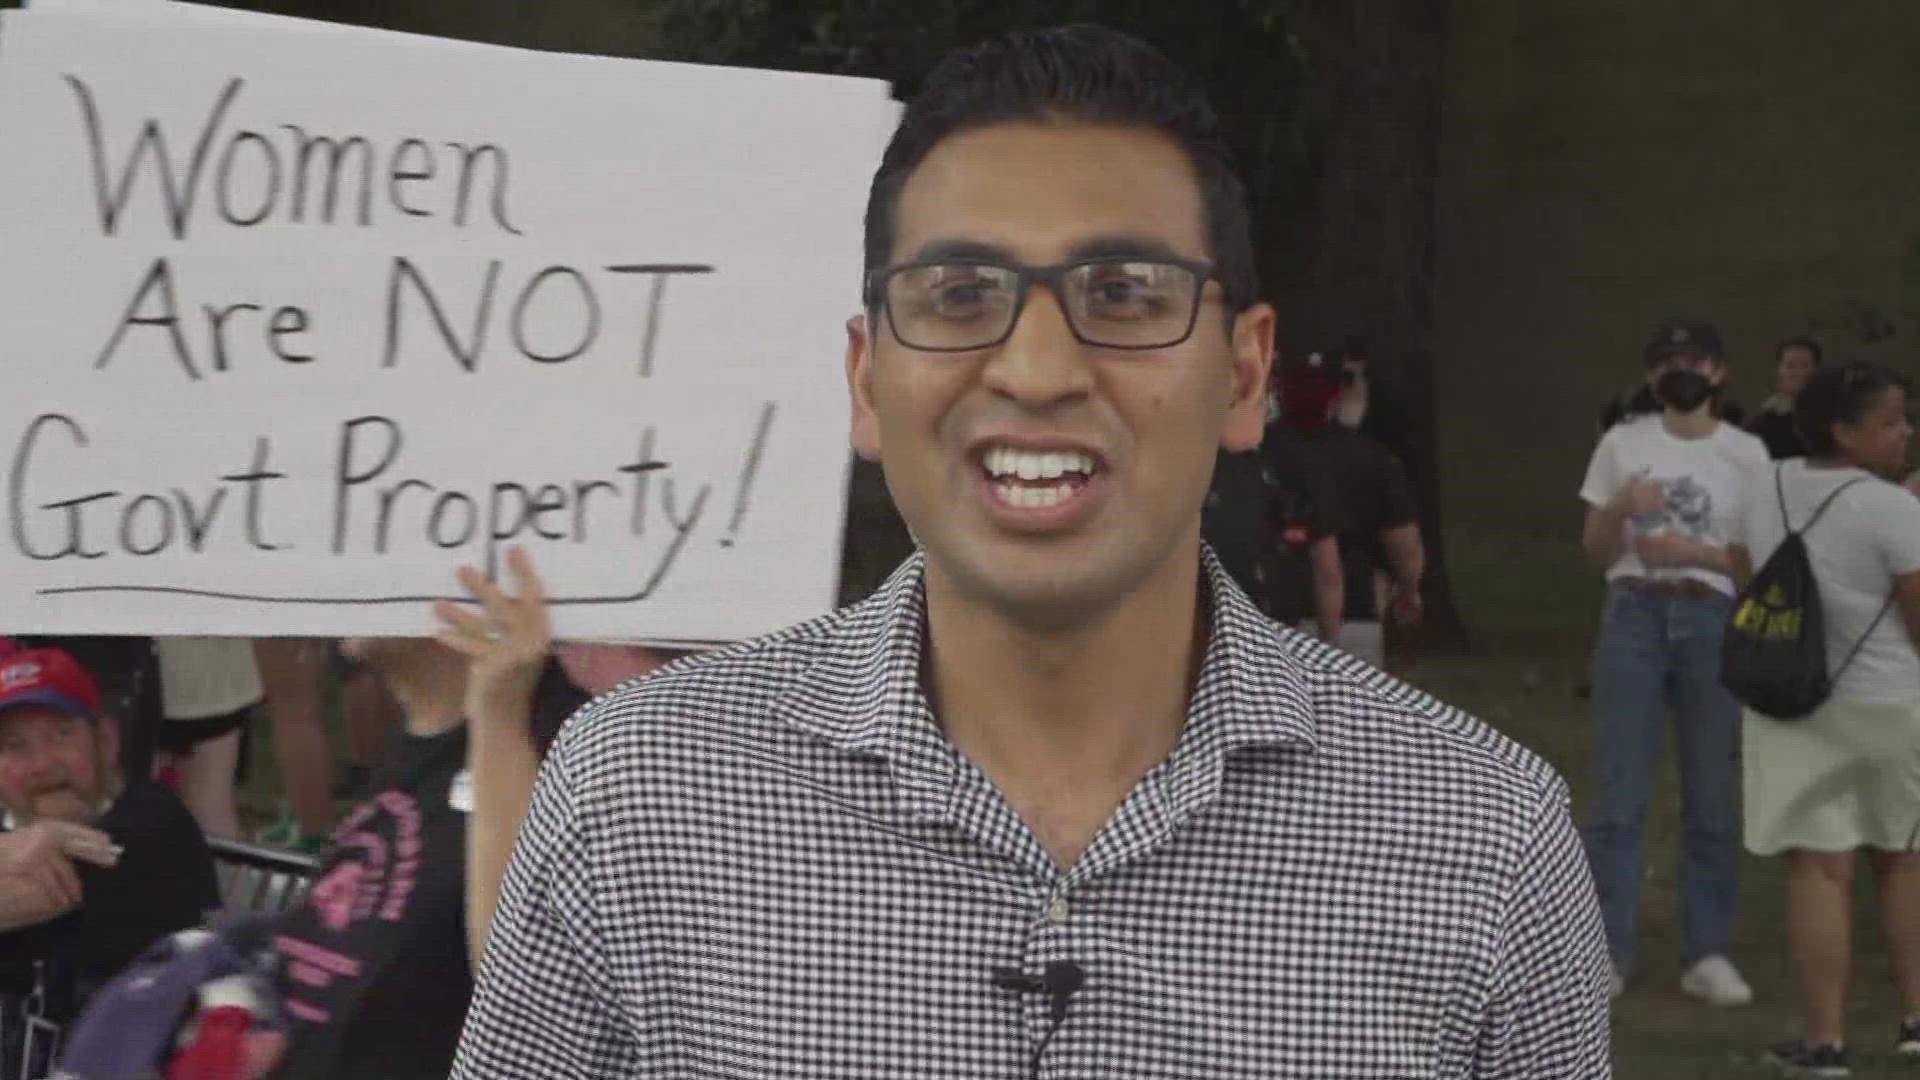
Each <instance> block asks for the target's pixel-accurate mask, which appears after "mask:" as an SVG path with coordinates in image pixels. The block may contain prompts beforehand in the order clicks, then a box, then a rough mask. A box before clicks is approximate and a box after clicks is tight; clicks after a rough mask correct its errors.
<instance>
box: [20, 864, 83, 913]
mask: <svg viewBox="0 0 1920 1080" xmlns="http://www.w3.org/2000/svg"><path fill="white" fill-rule="evenodd" d="M30 876H31V878H32V880H33V882H34V885H35V887H36V888H37V889H38V890H39V893H40V895H41V896H42V897H43V898H45V900H46V901H47V902H48V903H49V904H51V905H53V906H55V907H58V908H61V909H65V908H70V907H72V906H74V905H75V904H78V903H79V902H80V897H81V892H80V875H78V874H76V873H74V872H73V864H72V863H70V862H68V861H67V860H66V859H65V858H64V857H62V858H56V859H48V860H47V861H46V862H43V863H41V864H40V865H38V866H36V867H34V868H33V871H32V873H31V875H30Z"/></svg>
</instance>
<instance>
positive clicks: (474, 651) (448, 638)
mask: <svg viewBox="0 0 1920 1080" xmlns="http://www.w3.org/2000/svg"><path fill="white" fill-rule="evenodd" d="M433 640H435V641H437V642H439V643H440V644H442V645H445V646H446V647H447V648H449V649H452V650H453V651H454V652H457V653H459V654H460V655H462V656H465V657H467V658H469V659H477V658H479V657H481V656H485V655H486V654H487V652H488V650H490V649H491V648H492V647H493V643H492V642H490V641H487V640H485V639H483V638H475V637H474V636H473V635H472V634H465V633H461V632H460V631H458V630H442V631H440V632H439V633H437V634H435V635H433Z"/></svg>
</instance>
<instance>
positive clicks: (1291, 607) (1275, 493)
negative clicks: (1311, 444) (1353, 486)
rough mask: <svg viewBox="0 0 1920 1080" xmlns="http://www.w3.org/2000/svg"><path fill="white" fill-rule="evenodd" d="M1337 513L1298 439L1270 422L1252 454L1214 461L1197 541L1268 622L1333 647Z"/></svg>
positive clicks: (1338, 605)
mask: <svg viewBox="0 0 1920 1080" xmlns="http://www.w3.org/2000/svg"><path fill="white" fill-rule="evenodd" d="M1336 506H1337V501H1336V498H1335V496H1334V493H1333V489H1332V487H1331V485H1330V484H1329V482H1328V478H1327V476H1326V474H1325V473H1324V472H1323V471H1322V470H1321V469H1319V468H1318V467H1317V466H1316V464H1315V462H1314V459H1313V455H1312V454H1311V452H1310V451H1308V450H1307V449H1306V448H1305V447H1304V446H1303V445H1302V443H1301V440H1300V437H1299V436H1298V435H1296V434H1294V433H1293V432H1290V431H1288V430H1286V429H1285V428H1284V427H1283V426H1282V425H1280V424H1277V423H1273V424H1269V425H1268V426H1267V430H1266V433H1265V435H1264V437H1263V438H1262V440H1261V443H1260V447H1259V449H1257V450H1249V451H1245V452H1241V453H1222V454H1220V456H1219V458H1218V461H1217V463H1216V465H1215V467H1214V474H1213V486H1212V487H1211V489H1210V490H1209V491H1208V492H1207V501H1206V505H1205V508H1204V509H1203V511H1202V513H1201V519H1200V535H1201V537H1202V538H1203V539H1204V540H1205V541H1206V542H1207V543H1208V544H1209V545H1210V546H1211V547H1212V548H1213V551H1214V554H1215V555H1217V556H1219V558H1220V562H1221V565H1222V566H1223V567H1225V569H1226V571H1227V573H1228V574H1230V575H1231V576H1232V577H1233V580H1234V581H1235V582H1236V583H1237V584H1239V586H1240V588H1241V589H1242V590H1244V591H1245V592H1246V594H1247V595H1248V596H1249V597H1252V598H1253V601H1254V603H1255V604H1257V605H1259V607H1260V610H1262V611H1264V612H1266V613H1267V615H1268V617H1270V618H1272V619H1274V620H1276V621H1278V622H1281V623H1284V624H1286V625H1288V626H1298V625H1300V624H1301V623H1303V622H1308V621H1309V620H1310V621H1311V622H1312V623H1313V625H1314V626H1315V627H1316V629H1317V630H1318V633H1319V634H1320V636H1321V637H1322V638H1323V639H1324V640H1327V641H1336V640H1338V639H1339V637H1340V626H1341V620H1342V618H1343V613H1342V598H1343V595H1344V591H1345V585H1344V583H1343V579H1342V569H1341V565H1340V548H1339V542H1338V539H1337V536H1338V533H1339V521H1338V519H1337V518H1336V516H1335V513H1336V510H1335V508H1336Z"/></svg>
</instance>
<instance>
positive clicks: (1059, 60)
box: [866, 24, 1259, 312]
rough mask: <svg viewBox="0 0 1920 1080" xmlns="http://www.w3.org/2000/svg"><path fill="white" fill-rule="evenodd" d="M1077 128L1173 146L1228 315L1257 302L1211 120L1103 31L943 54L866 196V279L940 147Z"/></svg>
mask: <svg viewBox="0 0 1920 1080" xmlns="http://www.w3.org/2000/svg"><path fill="white" fill-rule="evenodd" d="M1023 120H1024V121H1036V120H1078V121H1083V122H1087V123H1095V124H1115V125H1122V126H1130V127H1140V128H1150V129H1152V130H1155V131H1159V132H1161V133H1163V134H1165V135H1167V136H1169V137H1171V138H1172V139H1174V141H1176V142H1178V143H1179V144H1180V147H1181V149H1183V150H1185V151H1186V154H1187V158H1188V159H1189V160H1190V161H1192V163H1193V169H1194V173H1195V175H1196V176H1197V177H1198V179H1199V183H1200V195H1201V199H1202V200H1203V202H1204V204H1205V212H1206V227H1207V236H1208V243H1209V246H1211V247H1212V249H1213V250H1212V252H1211V255H1212V258H1213V262H1214V266H1215V271H1214V273H1215V276H1216V277H1218V278H1219V279H1220V283H1221V286H1222V288H1223V289H1224V290H1225V292H1226V298H1227V306H1228V307H1229V308H1230V309H1231V310H1233V311H1236V312H1238V311H1241V310H1244V309H1245V308H1247V307H1248V306H1250V305H1251V304H1252V303H1253V302H1254V299H1255V297H1256V296H1257V295H1258V293H1259V280H1258V274H1257V272H1256V271H1255V269H1254V265H1253V240H1252V236H1251V235H1250V234H1251V224H1250V219H1249V215H1248V212H1247V193H1246V188H1245V187H1244V186H1243V185H1242V184H1241V183H1240V177H1239V175H1238V174H1236V173H1235V172H1234V167H1233V161H1232V155H1231V153H1230V152H1229V150H1228V149H1227V144H1226V141H1225V140H1224V139H1223V138H1222V137H1221V134H1220V123H1219V119H1218V118H1217V117H1216V116H1215V114H1214V111H1213V106H1212V105H1210V104H1208V102H1207V98H1206V95H1205V94H1204V93H1203V92H1202V91H1201V90H1200V89H1199V88H1198V87H1197V86H1196V85H1195V84H1194V83H1193V81H1192V80H1191V79H1190V78H1189V77H1188V75H1187V73H1186V72H1184V71H1182V70H1181V69H1180V68H1179V67H1178V66H1176V65H1175V64H1174V63H1173V62H1172V61H1170V60H1168V59H1167V58H1166V57H1165V56H1164V55H1162V54H1161V53H1159V52H1158V51H1157V50H1155V49H1154V48H1152V47H1151V46H1149V45H1147V44H1146V43H1144V42H1142V41H1140V40H1138V39H1136V38H1133V37H1129V36H1127V35H1126V34H1122V33H1120V32H1119V31H1116V30H1110V29H1107V28H1106V27H1102V26H1092V25H1085V24H1080V25H1074V26H1063V27H1058V28H1055V29H1050V30H1032V31H1020V32H1017V33H1014V34H1011V35H1009V36H1007V37H1006V38H1004V39H1001V40H997V41H991V42H988V43H986V44H982V45H977V46H974V47H973V48H970V49H963V50H958V51H955V52H952V53H949V54H947V55H946V56H945V57H944V58H942V59H941V61H940V62H939V63H938V64H936V65H935V66H934V68H933V71H932V72H930V73H929V74H928V75H927V78H926V81H925V83H923V84H922V86H921V89H920V92H919V94H917V95H916V96H915V97H914V98H913V100H912V101H910V102H908V103H907V108H906V112H905V114H904V115H903V116H902V117H901V120H900V127H899V128H898V129H897V130H896V131H894V133H893V139H892V141H890V142H889V143H888V144H887V151H886V154H885V156H884V157H882V158H881V160H880V168H879V170H878V171H876V172H875V173H874V175H873V187H872V188H871V189H870V191H869V192H868V195H867V226H866V264H867V265H866V269H867V272H868V274H871V273H872V272H873V271H875V270H877V269H880V268H881V267H884V266H885V265H886V264H887V261H888V260H889V259H890V258H891V257H892V253H893V239H894V213H895V211H896V209H897V208H898V206H899V201H900V189H901V188H902V187H904V186H905V185H906V182H907V177H908V176H909V175H911V174H912V172H913V170H914V169H915V168H917V167H918V166H919V164H920V163H921V162H922V161H923V160H925V159H926V156H927V155H928V154H929V153H930V152H932V150H933V148H934V147H935V146H937V145H938V144H939V143H940V141H941V140H943V139H945V138H947V137H948V136H950V135H954V134H958V133H959V132H962V131H966V130H969V129H972V128H978V127H984V126H987V125H990V124H998V123H1007V122H1011V121H1023Z"/></svg>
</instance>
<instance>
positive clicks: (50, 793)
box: [0, 705, 119, 823]
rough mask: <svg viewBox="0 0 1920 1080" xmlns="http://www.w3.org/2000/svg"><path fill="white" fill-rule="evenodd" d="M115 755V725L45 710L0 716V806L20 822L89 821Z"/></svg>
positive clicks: (19, 709)
mask: <svg viewBox="0 0 1920 1080" xmlns="http://www.w3.org/2000/svg"><path fill="white" fill-rule="evenodd" d="M118 752H119V741H118V736H117V735H116V734H115V731H114V725H113V724H111V723H109V722H106V721H104V720H100V721H95V720H90V719H88V718H86V717H83V716H75V715H73V714H71V713H68V712H66V711H64V710H61V709H57V708H54V707H52V706H47V705H19V706H15V707H14V708H11V709H7V710H6V711H5V712H0V807H5V808H6V810H7V812H8V813H11V814H12V815H13V816H14V817H15V818H17V819H19V820H20V821H21V822H23V823H25V822H32V821H35V820H38V819H41V818H50V819H53V820H56V821H75V822H86V821H91V820H93V819H94V818H95V817H97V816H99V813H100V808H101V804H102V803H104V802H105V801H106V800H107V796H108V794H109V786H110V783H111V778H112V775H113V772H112V770H113V760H114V758H115V756H116V755H117V754H118Z"/></svg>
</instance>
